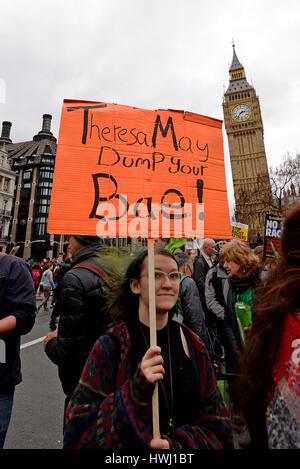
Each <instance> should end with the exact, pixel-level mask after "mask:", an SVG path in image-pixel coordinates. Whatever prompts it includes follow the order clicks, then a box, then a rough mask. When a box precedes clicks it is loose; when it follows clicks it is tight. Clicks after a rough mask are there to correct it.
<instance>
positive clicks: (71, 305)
mask: <svg viewBox="0 0 300 469" xmlns="http://www.w3.org/2000/svg"><path fill="white" fill-rule="evenodd" d="M67 243H68V248H69V255H70V257H71V258H72V264H71V268H70V269H69V270H68V271H67V272H66V273H65V275H64V276H63V278H62V280H61V282H60V283H59V285H58V287H57V303H56V311H57V313H58V315H59V322H58V328H57V329H56V330H55V331H53V332H49V333H48V334H47V336H46V338H45V339H44V350H45V352H46V354H47V356H48V357H49V358H50V360H51V361H52V362H53V363H55V364H56V365H57V366H58V375H59V378H60V380H61V384H62V388H63V391H64V393H65V394H66V401H65V405H66V404H67V403H68V401H69V399H70V398H71V395H72V393H73V391H74V389H75V387H76V385H77V382H78V381H79V378H80V375H81V371H82V369H83V366H84V364H85V361H86V359H87V357H88V355H89V353H90V351H91V349H92V346H93V345H94V342H95V341H96V340H97V339H98V337H99V336H100V335H102V334H104V332H105V331H106V330H107V329H109V328H110V327H111V326H112V325H113V324H112V320H111V319H110V316H109V315H108V307H107V305H106V300H105V294H104V290H103V287H104V286H105V285H107V284H109V279H108V277H107V275H105V272H104V271H103V270H102V269H101V266H100V265H99V262H98V254H99V252H101V251H102V249H104V248H103V247H102V246H101V240H100V238H98V237H97V236H83V235H71V236H70V237H69V239H68V241H67Z"/></svg>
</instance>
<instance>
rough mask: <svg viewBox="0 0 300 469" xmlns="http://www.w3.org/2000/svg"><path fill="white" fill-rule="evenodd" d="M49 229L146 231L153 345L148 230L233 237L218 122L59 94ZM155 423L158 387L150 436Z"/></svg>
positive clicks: (139, 234)
mask: <svg viewBox="0 0 300 469" xmlns="http://www.w3.org/2000/svg"><path fill="white" fill-rule="evenodd" d="M48 232H49V233H54V234H81V235H92V236H95V235H96V234H97V235H98V236H101V237H111V238H121V237H126V238H127V237H130V238H148V260H149V262H148V266H149V309H150V315H149V319H150V339H151V340H150V345H156V307H155V284H154V238H157V237H164V238H194V237H199V238H204V237H212V238H220V239H223V238H231V229H230V218H229V208H228V201H227V188H226V177H225V167H224V154H223V137H222V121H220V120H217V119H213V118H210V117H206V116H201V115H198V114H194V113H191V112H184V111H176V110H156V111H151V110H145V109H138V108H134V107H130V106H122V105H117V104H110V103H102V102H87V101H74V100H65V101H64V104H63V109H62V116H61V122H60V131H59V140H58V146H57V153H56V162H55V171H54V178H53V187H52V195H51V204H50V213H49V219H48ZM158 423H159V412H158V391H157V386H156V389H155V393H154V396H153V436H154V438H156V437H159V435H160V433H159V424H158Z"/></svg>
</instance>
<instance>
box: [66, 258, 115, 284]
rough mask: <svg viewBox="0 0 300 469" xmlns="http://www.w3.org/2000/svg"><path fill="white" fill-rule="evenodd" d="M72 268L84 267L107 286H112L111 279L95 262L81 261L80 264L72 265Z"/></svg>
mask: <svg viewBox="0 0 300 469" xmlns="http://www.w3.org/2000/svg"><path fill="white" fill-rule="evenodd" d="M73 269H86V270H89V271H90V272H94V274H96V275H97V276H98V277H99V278H100V279H101V280H102V281H103V282H104V283H106V285H107V286H108V287H112V281H111V280H110V278H109V276H108V275H107V273H106V272H105V271H104V270H103V269H102V268H101V267H100V266H99V265H95V264H90V263H89V262H81V263H80V264H76V265H74V267H72V270H73Z"/></svg>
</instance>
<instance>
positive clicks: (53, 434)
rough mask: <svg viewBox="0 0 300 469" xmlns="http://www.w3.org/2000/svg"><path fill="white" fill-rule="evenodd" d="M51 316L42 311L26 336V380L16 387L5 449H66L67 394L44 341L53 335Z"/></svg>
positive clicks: (23, 360)
mask: <svg viewBox="0 0 300 469" xmlns="http://www.w3.org/2000/svg"><path fill="white" fill-rule="evenodd" d="M39 303H40V300H39V299H38V303H37V304H39ZM49 316H50V313H49V312H45V311H43V310H41V311H40V312H39V313H38V315H37V317H36V321H35V325H34V327H33V329H32V330H31V332H30V333H29V334H26V335H25V336H22V340H21V363H22V375H23V381H22V383H20V384H18V385H17V386H16V390H15V397H14V406H13V413H12V418H11V422H10V425H9V428H8V433H7V437H6V441H5V445H4V449H61V448H62V436H63V433H62V430H63V412H64V393H63V391H62V389H61V385H60V381H59V378H58V374H57V366H56V365H54V364H53V363H52V362H51V361H50V360H49V358H48V357H47V356H46V354H45V352H44V348H43V341H42V340H41V339H42V338H43V337H44V336H45V335H46V334H47V332H49ZM37 339H40V341H38V342H37V343H35V342H34V341H35V340H37ZM31 342H32V343H31Z"/></svg>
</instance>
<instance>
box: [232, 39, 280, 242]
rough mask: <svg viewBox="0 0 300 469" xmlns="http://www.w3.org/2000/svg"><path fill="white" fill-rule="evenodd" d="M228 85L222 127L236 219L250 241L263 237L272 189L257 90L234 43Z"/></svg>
mask: <svg viewBox="0 0 300 469" xmlns="http://www.w3.org/2000/svg"><path fill="white" fill-rule="evenodd" d="M232 47H233V57H232V63H231V66H230V68H229V86H228V88H227V91H226V92H225V93H224V99H223V113H224V124H225V129H226V133H227V137H228V146H229V153H230V161H231V170H232V179H233V188H234V198H235V205H236V206H235V218H236V221H237V222H240V223H244V224H247V225H249V242H250V243H255V241H256V238H257V235H258V233H259V234H260V236H262V234H263V229H264V219H265V213H266V212H267V211H268V210H267V201H270V197H271V188H270V179H269V172H268V165H267V158H266V152H265V146H264V129H263V122H262V116H261V110H260V104H259V98H258V96H257V95H256V91H255V89H254V88H253V86H251V85H250V84H249V83H248V81H247V78H246V73H245V69H244V66H243V65H242V64H241V62H240V61H239V59H238V57H237V54H236V51H235V45H234V43H233V45H232Z"/></svg>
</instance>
